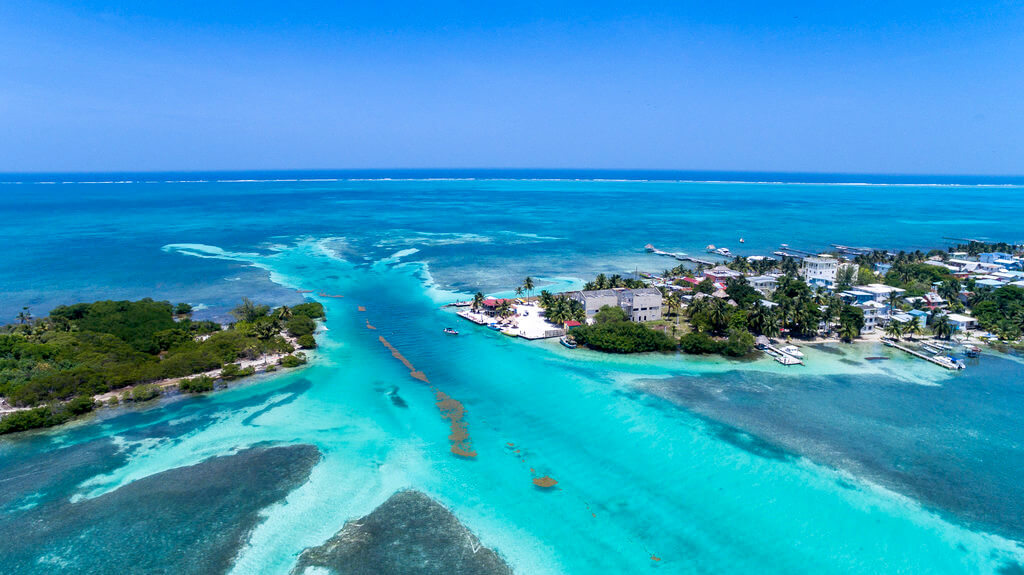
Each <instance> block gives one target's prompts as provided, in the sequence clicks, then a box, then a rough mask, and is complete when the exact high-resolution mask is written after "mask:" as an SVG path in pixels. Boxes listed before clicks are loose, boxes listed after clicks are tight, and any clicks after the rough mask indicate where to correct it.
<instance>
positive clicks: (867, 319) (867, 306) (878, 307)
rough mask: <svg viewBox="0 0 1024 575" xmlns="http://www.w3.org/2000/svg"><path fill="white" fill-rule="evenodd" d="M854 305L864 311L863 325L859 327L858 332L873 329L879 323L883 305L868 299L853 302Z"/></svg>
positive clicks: (883, 308)
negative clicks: (857, 302)
mask: <svg viewBox="0 0 1024 575" xmlns="http://www.w3.org/2000/svg"><path fill="white" fill-rule="evenodd" d="M854 307H857V308H860V309H861V310H862V311H863V312H864V326H863V327H861V328H860V332H861V333H862V334H864V333H871V332H873V331H875V327H876V326H877V325H879V324H880V323H881V319H882V312H883V310H885V305H883V304H880V303H878V302H877V301H869V302H865V303H860V304H855V305H854Z"/></svg>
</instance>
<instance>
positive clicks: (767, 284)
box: [747, 276, 779, 293]
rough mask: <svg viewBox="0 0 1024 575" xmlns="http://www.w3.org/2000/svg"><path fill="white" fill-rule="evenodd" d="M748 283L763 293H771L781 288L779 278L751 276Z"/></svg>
mask: <svg viewBox="0 0 1024 575" xmlns="http://www.w3.org/2000/svg"><path fill="white" fill-rule="evenodd" d="M747 283H748V284H750V287H752V288H754V289H756V290H757V291H759V292H761V293H770V292H773V291H775V288H777V287H779V278H778V277H776V276H751V277H748V278H747Z"/></svg>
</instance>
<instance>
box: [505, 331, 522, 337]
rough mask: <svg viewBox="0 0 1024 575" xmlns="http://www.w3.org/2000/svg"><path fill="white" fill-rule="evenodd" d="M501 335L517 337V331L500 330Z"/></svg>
mask: <svg viewBox="0 0 1024 575" xmlns="http://www.w3.org/2000/svg"><path fill="white" fill-rule="evenodd" d="M501 333H503V334H505V335H507V336H509V337H519V332H518V331H513V330H511V329H503V330H501Z"/></svg>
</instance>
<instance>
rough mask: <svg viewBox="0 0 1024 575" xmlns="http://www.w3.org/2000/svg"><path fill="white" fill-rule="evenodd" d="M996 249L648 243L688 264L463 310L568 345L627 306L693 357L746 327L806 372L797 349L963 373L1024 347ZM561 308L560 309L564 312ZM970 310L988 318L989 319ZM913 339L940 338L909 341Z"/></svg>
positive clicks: (1015, 279)
mask: <svg viewBox="0 0 1024 575" xmlns="http://www.w3.org/2000/svg"><path fill="white" fill-rule="evenodd" d="M997 245H998V246H1000V247H1004V248H1006V251H995V250H992V251H987V250H986V248H988V247H991V246H989V245H988V244H983V243H981V242H970V243H968V244H966V245H961V246H957V247H956V248H949V249H947V250H946V251H942V250H933V251H932V252H929V253H928V254H923V253H921V252H914V253H910V254H906V253H903V252H889V251H882V250H871V249H868V248H849V247H846V246H834V247H835V249H834V250H833V251H831V252H828V253H813V252H804V251H801V250H795V249H793V248H790V247H789V246H788V245H783V246H782V247H781V248H780V249H779V250H778V251H776V252H774V253H773V254H772V255H771V256H768V255H751V256H747V257H743V256H733V254H731V253H730V252H728V251H727V250H725V249H723V248H714V246H708V252H709V254H711V255H710V256H708V257H707V258H696V257H692V256H689V255H687V254H679V253H671V252H666V251H662V250H659V249H657V248H655V247H654V246H653V245H650V244H648V245H647V246H645V249H646V251H647V252H648V253H651V254H654V255H657V256H664V257H668V258H672V259H675V260H678V261H681V262H684V263H683V264H681V265H678V266H676V267H674V268H671V269H666V270H664V271H663V272H661V273H648V272H640V271H638V272H636V273H634V274H629V275H628V276H626V277H621V276H611V277H610V278H609V277H605V276H604V275H600V276H598V277H597V279H595V281H593V282H590V283H589V284H588V285H587V288H588V289H584V290H579V291H571V292H566V293H564V294H557V295H555V294H549V293H547V292H545V291H541V292H540V296H539V297H535V296H534V295H533V292H534V291H535V289H534V286H533V285H532V280H531V279H530V278H527V281H526V282H524V286H521V287H520V288H519V289H517V295H518V296H519V297H516V298H485V297H483V296H482V294H477V297H476V298H475V299H474V300H473V301H472V302H460V303H458V304H455V305H457V306H459V307H461V308H465V309H462V310H460V311H459V312H458V315H459V316H460V317H462V318H464V319H467V320H469V321H472V322H474V323H477V324H480V325H485V326H488V327H490V328H491V329H494V330H496V331H500V332H501V333H503V334H505V335H508V336H512V337H521V338H524V339H531V340H532V339H547V338H561V342H562V343H563V345H565V346H566V347H575V345H576V342H575V341H574V340H575V339H576V338H574V337H573V332H574V330H576V329H577V328H580V327H583V326H588V325H592V324H594V323H595V318H598V314H599V312H600V311H601V310H602V309H608V308H617V309H621V310H622V314H621V315H622V319H625V320H628V321H629V322H633V323H637V324H643V325H646V326H649V327H650V328H652V329H654V330H658V331H662V332H665V333H668V334H670V335H671V336H672V337H673V338H675V337H676V336H677V335H679V334H682V337H681V338H680V339H678V340H676V341H678V342H679V343H680V344H681V345H682V349H683V350H684V351H687V346H686V343H687V342H686V339H687V334H688V333H690V332H706V333H707V334H708V335H709V336H717V339H720V340H721V339H724V338H726V337H732V336H733V335H734V334H735V332H736V331H741V330H745V331H749V333H750V334H751V335H752V336H754V337H755V340H754V341H755V346H756V347H757V348H758V349H761V350H763V351H764V352H765V353H766V354H768V355H770V356H772V357H774V358H775V359H776V361H778V362H779V363H783V364H786V365H795V364H801V363H803V358H804V355H803V353H802V352H800V350H799V347H798V346H797V345H794V344H796V343H800V344H809V343H822V342H826V341H840V340H845V341H852V340H868V341H883V342H884V343H885V344H886V345H889V346H891V347H894V348H897V349H900V350H902V351H905V352H907V353H909V354H911V355H914V356H916V357H920V358H921V359H925V360H927V361H930V362H932V363H935V364H937V365H939V366H941V367H945V368H947V369H963V368H964V367H965V363H964V361H963V360H964V357H977V355H978V352H979V348H978V345H981V344H983V343H987V342H990V341H991V342H996V341H1002V342H1004V343H1007V342H1008V343H1011V344H1012V343H1015V342H1016V341H1017V340H1019V339H1020V336H1021V329H1022V328H1024V325H1022V323H1024V315H1022V312H1024V258H1022V257H1021V253H1020V252H1019V251H1015V246H1006V245H1005V244H997ZM728 256H733V257H732V259H725V260H724V261H723V258H727V257H728ZM711 258H713V259H711ZM780 286H781V287H782V289H780ZM589 288H595V289H589ZM1004 288H1009V289H1007V290H1006V291H999V290H1003V289H1004ZM524 294H525V295H524ZM737 300H742V301H737ZM1003 300H1008V301H1011V306H1010V308H1008V309H1002V308H1000V307H999V305H1002V306H1003V307H1006V306H1005V305H1003V304H1004V303H1005V302H1004V301H1003ZM994 301H999V302H1000V303H999V304H998V305H997V304H994V303H992V302H994ZM552 302H555V303H558V305H559V306H560V309H559V310H558V311H557V312H555V313H552V312H551V311H550V309H551V306H552ZM559 302H561V303H559ZM986 302H987V303H986ZM1013 302H1016V303H1013ZM972 305H977V306H979V309H980V310H983V311H984V312H985V315H984V317H982V318H981V320H980V321H979V318H978V317H975V315H972V310H971V306H972ZM1013 305H1017V306H1020V308H1019V309H1017V308H1013V307H1012V306H1013ZM1011 308H1012V309H1011ZM1014 309H1016V311H1014ZM683 317H687V318H688V320H689V321H687V322H686V323H683V322H682V321H681V319H682V318H683ZM915 335H918V336H931V337H930V338H929V339H926V340H914V342H913V343H912V344H911V343H907V342H903V341H901V340H902V339H903V338H904V337H908V338H910V339H911V340H913V339H914V336H915ZM705 337H707V336H705ZM695 339H696V336H691V340H695ZM712 339H714V337H712ZM588 347H593V346H588ZM691 347H692V346H691ZM958 355H959V357H958ZM879 359H881V358H879Z"/></svg>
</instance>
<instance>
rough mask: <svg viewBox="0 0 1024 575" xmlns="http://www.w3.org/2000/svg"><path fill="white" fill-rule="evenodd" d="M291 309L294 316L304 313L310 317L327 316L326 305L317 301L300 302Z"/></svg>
mask: <svg viewBox="0 0 1024 575" xmlns="http://www.w3.org/2000/svg"><path fill="white" fill-rule="evenodd" d="M291 310H292V316H298V315H304V316H306V317H308V318H310V319H320V318H323V317H325V315H324V305H323V304H322V303H320V302H316V301H311V302H308V303H303V304H299V305H297V306H295V307H293V308H291Z"/></svg>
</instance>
